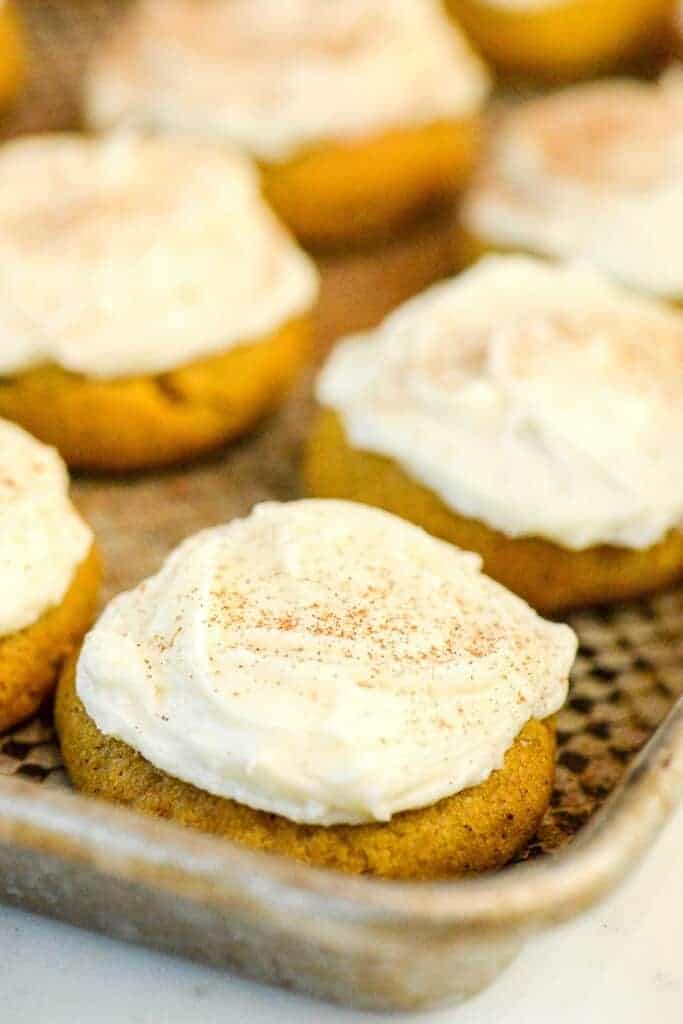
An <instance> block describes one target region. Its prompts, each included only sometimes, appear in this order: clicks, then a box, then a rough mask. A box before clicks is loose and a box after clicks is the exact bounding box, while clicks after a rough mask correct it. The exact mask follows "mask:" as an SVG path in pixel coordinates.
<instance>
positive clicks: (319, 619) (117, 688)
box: [77, 501, 576, 825]
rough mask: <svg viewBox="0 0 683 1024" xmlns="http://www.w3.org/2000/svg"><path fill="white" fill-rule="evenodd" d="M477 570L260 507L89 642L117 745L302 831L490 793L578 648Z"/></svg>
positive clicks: (368, 513)
mask: <svg viewBox="0 0 683 1024" xmlns="http://www.w3.org/2000/svg"><path fill="white" fill-rule="evenodd" d="M479 566H480V563H479V559H478V557H477V556H475V555H471V554H466V553H464V552H462V551H459V550H458V549H456V548H454V547H452V546H451V545H447V544H444V543H442V542H441V541H437V540H435V539H434V538H432V537H430V536H428V535H427V534H426V533H424V532H423V531H421V530H419V529H417V528H416V527H414V526H411V525H410V524H408V523H404V522H403V521H402V520H400V519H397V518H395V517H394V516H390V515H388V514H387V513H385V512H380V511H379V510H377V509H370V508H366V507H364V506H362V505H354V504H351V503H347V502H334V501H300V502H292V503H289V504H285V505H278V504H275V503H269V504H266V505H260V506H258V507H257V508H256V509H255V510H254V511H253V512H252V514H251V515H250V516H248V517H247V518H246V519H242V520H236V521H233V522H232V523H230V524H228V525H227V526H222V527H217V528H215V529H212V530H207V531H205V532H203V533H200V534H198V535H197V536H195V537H193V538H191V539H190V540H188V541H186V542H185V543H184V544H182V545H181V546H180V547H179V548H178V549H177V550H176V551H175V552H174V553H173V554H172V555H171V556H170V558H169V559H168V560H167V562H166V563H165V565H164V566H163V568H162V569H161V571H160V572H159V573H158V574H157V575H156V576H155V577H152V578H151V579H150V580H147V581H146V582H145V583H143V584H141V585H140V586H139V587H138V588H137V589H136V590H134V591H131V592H130V593H128V594H124V595H122V596H120V597H119V598H117V599H115V600H114V601H113V602H112V603H111V605H110V606H109V608H108V609H107V610H106V611H105V613H104V615H103V616H102V618H101V619H100V621H99V623H98V624H97V626H96V627H95V629H94V630H93V631H92V632H91V633H90V634H89V636H88V638H87V640H86V643H85V646H84V649H83V653H82V655H81V659H80V662H79V666H78V674H77V688H78V693H79V695H80V696H81V698H82V700H83V701H84V704H85V706H86V709H87V710H88V712H89V714H90V715H91V716H92V717H93V718H94V720H95V721H96V723H97V724H98V726H99V728H100V729H101V730H102V731H103V732H105V733H107V734H111V735H114V736H117V737H119V738H120V739H122V740H124V741H125V742H127V743H129V744H131V745H132V746H133V747H135V748H136V749H137V750H138V751H140V752H141V753H142V754H143V755H144V756H145V757H147V758H148V759H149V760H150V761H151V762H152V763H153V764H155V765H156V766H157V767H159V768H162V769H163V770H165V771H167V772H169V773H170V774H172V775H175V776H176V777H178V778H182V779H185V780H186V781H188V782H192V783H193V784H194V785H196V786H199V787H200V788H202V789H204V790H208V791H209V792H212V793H216V794H218V795H221V796H225V797H231V798H233V799H235V800H238V801H240V802H242V803H245V804H247V805H249V806H252V807H256V808H260V809H263V810H267V811H271V812H273V813H276V814H281V815H284V816H286V817H289V818H292V819H294V820H296V821H302V822H310V823H318V824H323V825H329V824H333V823H336V822H348V823H358V822H362V821H370V820H387V819H388V818H390V817H391V815H392V814H395V813H397V812H398V811H401V810H404V809H407V808H411V807H419V806H424V805H426V804H430V803H433V802H435V801H437V800H439V799H441V798H442V797H444V796H447V795H449V794H451V793H454V792H457V791H458V790H460V789H462V788H465V787H466V786H469V785H474V784H476V783H478V782H480V781H483V780H484V779H485V778H486V777H487V776H488V775H489V774H490V772H491V771H492V770H493V769H494V768H496V767H499V766H500V765H501V763H502V758H503V756H504V754H505V751H506V750H507V749H508V747H509V746H510V745H511V744H512V742H513V741H514V739H515V737H516V736H517V734H518V733H519V731H520V730H521V728H522V727H523V726H524V724H525V723H526V722H527V721H528V720H529V719H530V718H534V717H537V718H544V717H547V716H548V715H550V714H552V713H554V712H555V711H556V710H557V709H558V708H559V707H560V705H561V704H562V702H563V700H564V697H565V694H566V687H567V675H568V672H569V668H570V666H571V663H572V660H573V657H574V653H575V647H576V641H575V638H574V635H573V633H572V632H571V630H570V629H569V628H568V627H566V626H558V625H553V624H550V623H548V622H545V621H544V620H542V619H541V618H539V617H538V616H537V615H536V613H535V612H533V611H532V610H531V609H530V608H529V607H528V606H527V605H526V604H525V603H524V602H523V601H521V600H520V599H519V598H517V597H514V596H513V595H512V594H509V593H508V592H507V591H506V590H504V589H503V588H502V587H500V586H499V585H498V584H496V583H494V582H493V581H492V580H490V579H488V578H487V577H486V576H484V575H482V573H481V572H480V568H479Z"/></svg>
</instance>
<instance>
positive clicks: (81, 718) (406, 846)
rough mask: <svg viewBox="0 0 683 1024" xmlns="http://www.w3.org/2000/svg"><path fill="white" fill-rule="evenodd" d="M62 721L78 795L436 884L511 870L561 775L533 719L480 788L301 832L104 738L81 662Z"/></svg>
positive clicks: (259, 845) (327, 861) (260, 845)
mask: <svg viewBox="0 0 683 1024" xmlns="http://www.w3.org/2000/svg"><path fill="white" fill-rule="evenodd" d="M55 721H56V725H57V732H58V734H59V739H60V745H61V750H62V756H63V758H64V763H65V765H66V768H67V771H68V773H69V776H70V778H71V781H72V782H73V784H74V786H76V788H77V789H80V790H82V791H83V792H85V793H88V794H90V795H91V796H97V797H102V798H104V799H105V800H111V801H114V802H115V803H119V804H125V805H126V806H128V807H130V808H131V809H133V810H135V811H140V812H142V813H144V814H151V815H154V816H155V817H158V818H165V819H166V820H168V821H173V822H175V823H176V824H179V825H185V826H188V827H190V828H195V829H199V830H201V831H203V832H210V833H213V834H214V835H218V836H222V837H223V838H225V839H230V840H233V841H234V842H237V843H242V844H244V845H245V846H250V847H252V848H253V849H256V850H262V851H265V852H268V853H278V854H282V855H284V856H287V857H294V858H295V859H296V860H300V861H303V862H305V863H306V864H311V865H315V866H317V867H324V868H333V869H335V870H338V871H345V872H348V873H350V874H356V875H361V874H366V875H376V876H379V877H383V878H403V879H428V878H445V877H448V876H451V875H462V874H468V873H471V872H477V871H485V870H488V869H492V868H497V867H501V866H502V865H503V864H505V863H506V862H507V861H508V860H510V858H511V857H513V856H514V854H515V853H516V852H517V851H518V850H519V849H521V848H522V847H523V846H524V845H525V844H526V843H527V842H528V841H529V840H530V839H531V838H532V836H533V835H534V833H535V831H536V829H537V827H538V824H539V822H540V820H541V818H542V816H543V814H544V813H545V811H546V809H547V807H548V804H549V801H550V795H551V791H552V785H553V778H554V765H555V732H554V726H553V724H552V722H550V721H544V722H538V721H530V722H528V723H527V725H526V726H525V727H524V728H523V729H522V731H521V732H520V733H519V735H518V737H517V739H516V740H515V742H514V743H513V745H512V747H510V749H509V750H508V752H507V754H506V756H505V763H504V765H503V768H501V769H500V770H499V771H495V772H493V773H492V774H491V775H490V776H489V778H488V779H487V780H486V781H485V782H482V783H481V784H480V785H478V786H473V787H472V788H471V789H467V790H463V791H462V792H460V793H456V794H455V795H454V796H451V797H446V799H444V800H440V801H439V802H438V803H436V804H433V805H432V806H430V807H425V808H422V809H419V810H414V811H404V812H403V813H402V814H397V815H395V816H394V817H393V818H392V819H391V821H390V822H386V823H385V822H381V823H372V824H368V825H332V826H329V827H325V826H322V825H300V824H297V823H296V822H293V821H290V820H289V819H287V818H283V817H280V816H278V815H276V814H268V813H266V812H264V811H256V810H253V809H252V808H250V807H247V806H245V805H244V804H239V803H236V802H235V801H233V800H228V799H225V798H223V797H217V796H213V795H211V794H210V793H206V792H204V791H203V790H200V789H196V788H195V787H194V786H192V785H190V784H189V783H187V782H181V781H179V780H178V779H175V778H173V777H172V776H170V775H167V774H166V773H165V772H162V771H159V770H158V769H157V768H154V767H153V766H152V765H151V764H150V763H149V761H146V760H145V759H144V758H143V757H142V756H141V755H140V754H138V753H136V751H134V750H133V749H132V748H131V747H129V746H127V745H126V744H125V743H122V742H121V741H120V740H116V739H113V738H111V737H109V736H104V735H103V734H102V733H101V732H100V731H99V729H98V728H97V726H96V725H95V723H94V722H93V720H92V719H91V718H90V717H89V715H88V714H87V712H86V710H85V708H84V706H83V704H82V702H81V700H80V699H79V697H78V695H77V693H76V688H75V658H72V659H71V660H70V661H69V663H68V664H67V665H66V666H65V669H64V672H63V674H62V677H61V679H60V682H59V687H58V690H57V700H56V705H55Z"/></svg>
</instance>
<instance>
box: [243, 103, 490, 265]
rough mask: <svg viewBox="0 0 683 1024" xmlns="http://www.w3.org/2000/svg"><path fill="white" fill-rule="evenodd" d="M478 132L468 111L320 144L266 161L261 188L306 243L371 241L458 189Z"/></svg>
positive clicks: (476, 145) (474, 152)
mask: <svg viewBox="0 0 683 1024" xmlns="http://www.w3.org/2000/svg"><path fill="white" fill-rule="evenodd" d="M480 134H481V133H480V125H479V120H478V119H477V118H468V119H467V120H461V121H439V122H436V123H434V124H430V125H427V126H425V127H420V128H404V129H402V130H397V131H394V132H389V133H387V134H383V135H381V136H377V137H374V138H368V139H363V140H361V141H359V142H349V143H345V144H344V143H333V142H330V143H326V144H321V145H319V146H316V147H313V148H311V149H307V150H305V151H302V152H301V153H300V154H299V155H297V156H295V157H293V158H292V159H291V160H287V161H284V162H282V163H271V164H265V165H263V166H262V175H263V191H264V193H265V196H266V198H267V199H268V201H269V202H270V203H271V205H272V206H273V207H274V208H275V210H276V211H277V212H278V213H279V215H280V216H281V217H282V219H283V220H284V221H285V222H286V223H287V224H288V225H289V227H290V228H291V230H292V231H293V232H294V234H295V235H296V236H297V237H298V238H299V239H300V241H301V242H303V243H304V244H305V245H307V246H309V247H312V248H323V249H324V248H329V247H337V246H341V247H343V246H349V245H357V244H359V243H363V242H368V241H373V240H376V239H377V238H378V237H379V238H381V237H386V235H388V234H389V233H390V232H391V231H392V230H393V229H395V228H396V227H398V226H400V225H401V224H402V223H405V222H406V221H409V220H411V219H412V218H414V217H417V216H419V214H420V213H423V212H424V211H425V210H426V209H428V208H429V207H430V206H432V205H434V204H438V203H439V202H443V201H444V200H448V199H450V198H452V197H453V196H454V195H456V194H457V193H458V192H459V191H461V189H462V188H463V187H464V185H465V184H466V182H467V179H468V178H469V174H470V171H471V170H472V168H473V166H474V162H475V160H476V157H477V154H478V152H479V143H480Z"/></svg>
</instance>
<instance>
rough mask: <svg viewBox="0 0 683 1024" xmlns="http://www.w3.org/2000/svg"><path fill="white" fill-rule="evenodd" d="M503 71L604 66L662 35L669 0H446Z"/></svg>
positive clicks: (552, 72)
mask: <svg viewBox="0 0 683 1024" xmlns="http://www.w3.org/2000/svg"><path fill="white" fill-rule="evenodd" d="M447 4H448V6H449V8H450V10H451V11H452V12H453V13H454V14H455V15H456V17H457V18H458V20H459V21H460V23H461V24H462V26H463V28H465V30H466V31H467V32H468V33H469V35H470V37H471V39H472V40H473V41H474V42H475V43H476V44H477V46H479V47H480V49H481V50H482V52H483V53H484V54H485V55H486V56H487V57H489V58H490V59H491V61H493V63H494V64H496V65H498V66H499V67H501V68H503V69H505V70H506V71H510V72H515V73H523V74H531V75H540V76H543V77H546V78H560V77H565V78H566V77H573V76H579V75H585V74H587V73H590V72H595V71H598V70H602V69H604V68H605V67H609V66H611V65H614V64H615V63H616V62H617V61H619V60H621V59H623V58H625V57H631V56H635V55H637V54H638V53H639V52H641V51H643V50H649V49H650V48H651V47H652V44H653V42H655V41H657V40H658V38H659V37H663V35H664V33H665V29H666V24H667V19H668V18H669V16H670V12H671V5H672V0H447Z"/></svg>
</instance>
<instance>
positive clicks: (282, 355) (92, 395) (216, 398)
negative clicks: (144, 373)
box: [0, 318, 311, 472]
mask: <svg viewBox="0 0 683 1024" xmlns="http://www.w3.org/2000/svg"><path fill="white" fill-rule="evenodd" d="M310 353H311V327H310V323H309V320H308V318H300V319H296V320H292V321H290V322H289V323H287V324H286V325H285V326H283V327H281V328H280V329H278V330H277V331H274V332H273V333H272V334H270V335H268V336H267V337H265V338H263V339H260V340H258V341H254V342H250V343H249V344H245V345H241V346H239V347H237V348H233V349H230V350H228V351H227V352H225V353H223V354H221V355H217V356H212V357H210V358H208V359H204V360H201V361H197V362H194V363H190V364H188V365H186V366H183V367H180V368H178V369H177V370H172V371H169V372H168V373H163V374H159V375H158V376H154V377H151V376H150V377H127V378H121V379H115V380H97V379H95V378H89V377H82V376H79V375H77V374H72V373H68V372H67V371H65V370H62V369H61V368H60V367H57V366H53V365H50V366H44V367H39V368H37V369H35V370H30V371H27V372H26V373H23V374H20V375H18V376H16V377H4V378H2V377H0V416H4V417H5V418H6V419H10V420H15V421H16V422H17V423H19V424H21V426H23V427H25V428H26V429H27V430H28V431H30V432H31V433H32V434H34V435H35V436H36V437H38V438H39V439H40V440H41V441H44V442H46V443H47V444H52V445H54V446H55V447H56V448H58V449H59V451H60V453H61V455H62V457H63V458H64V459H65V461H66V462H67V463H68V464H69V465H70V466H72V467H75V468H79V469H88V470H94V471H113V472H126V471H131V470H138V469H147V468H150V467H153V466H164V465H169V464H172V463H174V462H180V461H183V460H185V459H189V458H192V457H193V456H196V455H199V454H201V453H202V452H206V451H208V450H210V449H212V448H215V447H218V446H219V445H221V444H224V443H225V442H227V441H229V440H232V439H233V438H236V437H238V436H239V435H240V434H243V433H245V432H246V431H247V430H248V429H249V428H250V427H252V426H253V425H254V424H255V423H256V422H257V421H258V420H259V419H260V418H261V417H263V416H264V415H265V414H267V413H268V412H271V411H272V410H273V409H274V408H275V407H276V406H277V405H278V403H279V402H280V400H281V399H282V398H283V397H284V395H285V393H286V391H287V390H288V388H289V386H290V384H291V383H292V382H293V380H294V378H295V377H296V376H297V374H298V373H299V371H300V370H301V369H302V367H303V366H304V365H305V364H306V363H307V362H308V360H309V358H310Z"/></svg>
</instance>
